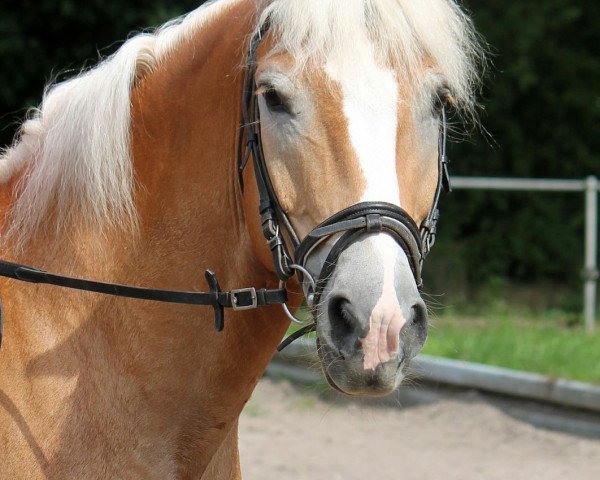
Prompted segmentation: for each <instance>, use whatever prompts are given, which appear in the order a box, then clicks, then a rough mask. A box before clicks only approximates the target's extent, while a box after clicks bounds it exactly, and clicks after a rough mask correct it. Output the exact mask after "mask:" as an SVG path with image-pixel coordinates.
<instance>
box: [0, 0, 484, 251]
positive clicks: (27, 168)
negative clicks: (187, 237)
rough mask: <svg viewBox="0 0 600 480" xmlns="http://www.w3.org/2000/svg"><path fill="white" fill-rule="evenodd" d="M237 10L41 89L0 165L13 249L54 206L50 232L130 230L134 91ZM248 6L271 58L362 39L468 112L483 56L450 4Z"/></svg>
mask: <svg viewBox="0 0 600 480" xmlns="http://www.w3.org/2000/svg"><path fill="white" fill-rule="evenodd" d="M239 1H242V0H220V1H218V2H215V1H213V2H208V3H207V4H205V5H203V6H201V7H200V8H198V9H196V10H195V11H193V12H191V13H190V14H188V15H186V16H184V17H181V18H179V19H176V20H174V21H171V22H169V23H167V24H165V25H164V26H162V27H160V28H159V29H158V30H156V32H154V33H142V34H139V35H136V36H134V37H132V38H131V39H129V40H128V41H127V42H125V43H124V44H123V46H122V47H121V48H120V49H119V50H118V51H117V52H116V53H115V54H114V55H113V56H111V57H109V58H108V59H106V60H105V61H103V62H102V63H100V64H99V65H98V66H97V67H95V68H93V69H91V70H89V71H87V72H84V73H82V74H81V75H79V76H78V77H75V78H73V79H71V80H68V81H66V82H63V83H59V84H57V85H53V86H50V87H49V88H47V90H46V92H45V95H44V98H43V101H42V104H41V106H40V107H39V108H38V109H35V110H32V112H31V115H30V118H29V119H28V120H27V121H26V122H25V123H24V124H23V125H22V127H21V129H20V134H19V137H18V140H17V141H16V142H15V144H14V145H13V146H12V147H11V148H9V149H7V150H6V151H4V152H3V153H2V154H1V155H0V183H6V182H8V181H9V180H10V179H11V178H12V177H13V175H15V173H16V172H19V171H24V172H25V174H24V175H23V177H22V178H21V180H20V183H19V186H18V198H17V200H16V201H15V203H14V205H13V207H12V210H11V212H10V226H9V229H8V232H7V234H6V236H7V237H8V238H13V239H14V240H15V242H16V244H21V243H23V242H25V241H27V239H29V238H30V237H31V236H32V235H33V234H34V233H35V232H36V230H37V229H38V228H39V227H40V226H41V225H42V223H43V221H44V219H45V218H47V216H48V210H49V209H50V208H51V206H52V205H53V206H54V208H55V209H54V211H53V214H54V217H53V226H54V228H56V230H57V231H58V230H60V229H61V228H63V227H64V226H65V225H67V224H69V223H70V222H71V221H72V220H73V219H74V218H77V219H79V220H80V219H85V220H84V221H85V222H86V224H87V225H90V226H93V225H108V226H109V227H111V226H125V227H127V226H132V225H135V221H136V211H135V205H134V199H133V186H134V175H133V169H132V162H131V149H130V130H131V125H130V123H131V91H132V86H133V85H134V84H135V82H136V80H137V79H138V78H139V77H140V76H142V75H144V74H146V73H147V72H148V71H151V70H153V69H155V68H157V67H158V66H159V65H160V63H161V60H163V59H164V58H165V57H166V56H167V55H168V54H169V52H171V51H173V50H174V49H175V48H176V47H177V46H178V45H180V44H181V42H182V41H183V40H185V39H186V38H190V36H191V35H193V34H194V33H195V32H197V31H199V30H200V29H202V28H203V26H204V25H205V24H206V23H207V22H208V21H209V20H210V19H212V18H214V17H215V16H216V15H217V14H218V13H220V12H222V11H223V9H226V8H229V7H230V6H232V5H233V4H235V3H236V2H239ZM251 1H253V2H255V3H256V8H257V13H259V23H258V27H257V28H260V27H261V25H263V24H264V23H265V22H269V25H270V28H271V29H272V31H274V32H275V34H276V38H277V39H278V42H277V47H276V48H277V49H278V50H285V51H288V52H289V53H291V54H292V55H293V57H294V58H295V59H297V62H298V65H301V66H302V65H306V64H308V62H309V61H310V60H312V59H315V58H321V57H325V58H327V57H330V56H332V55H334V56H337V57H339V58H343V57H344V56H346V57H348V58H351V56H352V50H353V46H354V45H355V43H356V42H357V41H359V40H361V39H363V38H367V39H369V40H370V42H372V43H373V44H374V45H375V47H376V50H377V52H379V53H380V54H381V55H382V57H385V58H386V59H387V60H388V61H390V62H393V63H394V64H396V65H399V66H402V69H403V71H405V72H406V74H407V75H408V76H409V77H410V76H412V75H413V74H414V73H415V72H416V70H417V69H418V67H419V65H420V62H421V61H422V59H423V58H424V57H427V58H429V59H430V60H431V61H432V62H433V63H434V64H435V65H436V66H437V67H438V68H439V69H440V71H441V73H442V74H443V75H444V76H445V78H446V80H447V83H448V86H449V87H450V89H451V90H452V92H453V95H454V97H455V98H456V100H457V102H458V104H459V107H460V108H462V109H463V110H464V111H466V112H472V111H473V105H474V93H473V91H474V87H475V86H476V85H477V81H478V73H477V72H478V68H476V67H477V63H478V60H479V59H480V57H481V48H480V47H479V44H478V42H477V37H476V34H475V32H474V29H473V27H472V24H471V22H470V20H469V19H468V17H467V16H466V15H465V14H464V13H463V12H462V10H461V9H460V8H459V7H458V6H457V5H456V4H455V3H454V2H453V1H452V0H301V1H300V0H251ZM260 12H262V13H260Z"/></svg>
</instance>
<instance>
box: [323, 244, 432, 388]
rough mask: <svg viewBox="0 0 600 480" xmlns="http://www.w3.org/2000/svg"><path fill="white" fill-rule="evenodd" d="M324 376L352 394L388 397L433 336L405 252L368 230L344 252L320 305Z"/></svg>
mask: <svg viewBox="0 0 600 480" xmlns="http://www.w3.org/2000/svg"><path fill="white" fill-rule="evenodd" d="M314 310H315V314H316V318H317V319H318V321H317V338H318V346H319V348H318V352H319V356H320V358H321V361H322V366H323V369H324V372H325V376H326V378H327V379H328V381H329V383H330V384H331V385H332V386H333V387H335V388H337V389H338V390H340V391H342V392H344V393H347V394H350V395H369V396H373V395H386V394H388V393H390V392H392V391H393V390H394V389H395V388H397V387H398V385H399V384H400V382H401V381H402V379H403V377H404V373H403V372H404V370H405V367H406V366H407V365H408V363H409V362H410V360H411V359H412V358H413V357H414V356H415V355H416V354H417V353H418V352H419V351H420V350H421V348H422V346H423V344H424V342H425V338H426V336H427V310H426V307H425V303H424V302H423V300H422V299H421V296H420V294H419V289H418V288H417V284H416V281H415V278H414V275H413V270H412V268H411V265H410V263H409V260H408V257H407V254H406V252H405V251H404V249H403V248H401V247H400V246H399V245H398V243H397V242H396V241H394V239H393V238H392V237H391V236H390V235H386V234H384V233H380V234H363V235H361V237H359V238H358V239H357V240H355V241H354V242H352V243H351V244H350V245H349V246H348V247H347V248H346V249H345V250H344V251H343V252H342V253H341V254H340V256H339V257H338V260H337V262H336V267H335V269H333V271H332V273H331V275H330V277H329V278H328V279H327V282H326V284H325V286H324V287H323V290H322V292H321V294H320V297H319V302H318V304H317V305H315V307H314Z"/></svg>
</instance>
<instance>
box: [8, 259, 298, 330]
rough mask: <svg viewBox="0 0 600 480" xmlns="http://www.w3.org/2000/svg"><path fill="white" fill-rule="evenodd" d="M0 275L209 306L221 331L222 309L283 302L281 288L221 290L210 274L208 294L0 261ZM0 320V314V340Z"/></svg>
mask: <svg viewBox="0 0 600 480" xmlns="http://www.w3.org/2000/svg"><path fill="white" fill-rule="evenodd" d="M0 276H2V277H8V278H12V279H15V280H19V281H22V282H29V283H44V284H48V285H56V286H59V287H64V288H72V289H76V290H84V291H87V292H96V293H102V294H105V295H114V296H117V297H126V298H137V299H140V300H151V301H155V302H163V303H178V304H183V305H209V306H213V307H214V308H215V328H216V329H217V330H218V331H221V330H223V327H224V318H223V309H224V308H231V309H233V310H249V309H254V308H257V307H260V306H264V305H281V304H283V303H285V302H286V301H287V292H286V290H285V289H284V288H277V289H266V288H261V289H256V288H252V287H251V288H241V289H237V290H231V291H225V292H224V291H221V289H220V288H219V283H218V282H217V279H216V276H215V274H214V273H212V272H211V271H207V272H206V273H205V276H206V280H207V282H208V284H209V287H210V288H211V291H210V292H183V291H174V290H158V289H151V288H142V287H134V286H130V285H120V284H115V283H105V282H97V281H95V280H86V279H83V278H74V277H67V276H64V275H57V274H55V273H49V272H46V271H44V270H39V269H37V268H33V267H29V266H27V265H21V264H18V263H11V262H6V261H3V260H0ZM1 326H2V319H1V312H0V341H1V338H2V331H1Z"/></svg>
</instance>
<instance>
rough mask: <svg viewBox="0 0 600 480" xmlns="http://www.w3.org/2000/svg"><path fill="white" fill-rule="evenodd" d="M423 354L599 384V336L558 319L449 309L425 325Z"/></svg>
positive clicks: (557, 316)
mask: <svg viewBox="0 0 600 480" xmlns="http://www.w3.org/2000/svg"><path fill="white" fill-rule="evenodd" d="M423 353H426V354H428V355H436V356H442V357H448V358H454V359H459V360H467V361H470V362H477V363H483V364H487V365H495V366H499V367H506V368H513V369H516V370H524V371H529V372H535V373H541V374H544V375H549V376H552V377H562V378H568V379H572V380H580V381H584V382H589V383H595V384H600V335H599V334H596V335H587V334H586V333H585V332H584V331H583V330H582V329H581V328H580V327H573V326H571V327H568V326H566V325H565V324H564V322H563V321H562V319H561V315H560V314H557V313H556V312H553V313H552V314H550V315H548V314H546V315H541V316H527V315H525V316H521V315H520V314H519V313H516V312H513V313H510V312H506V311H503V312H492V313H486V314H485V315H465V314H463V313H457V312H455V311H449V312H448V313H445V314H443V315H442V316H440V317H439V318H437V319H435V318H434V319H433V320H432V321H431V324H430V329H429V336H428V339H427V342H426V344H425V347H424V349H423Z"/></svg>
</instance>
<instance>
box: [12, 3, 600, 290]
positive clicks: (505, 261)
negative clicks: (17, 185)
mask: <svg viewBox="0 0 600 480" xmlns="http://www.w3.org/2000/svg"><path fill="white" fill-rule="evenodd" d="M200 3H202V2H199V1H197V0H195V1H191V0H178V1H167V0H144V1H142V0H132V1H129V2H122V1H116V0H102V1H100V0H89V1H87V2H85V4H83V5H82V3H81V2H75V1H74V0H36V1H35V2H34V1H33V0H24V1H21V2H10V3H9V2H7V1H6V0H2V4H1V6H0V12H1V15H0V128H1V131H0V144H3V145H5V144H8V143H9V142H10V140H11V138H12V136H13V135H14V130H15V128H16V126H17V124H18V122H19V121H20V120H21V119H22V117H23V115H24V112H25V109H26V108H27V107H28V106H32V105H36V104H37V103H38V102H39V100H40V98H41V92H42V90H43V87H44V85H45V84H46V83H47V82H48V81H49V80H51V79H61V78H66V77H68V76H70V75H72V74H73V73H74V72H77V71H78V70H79V69H80V68H82V66H84V65H85V66H89V65H92V64H94V62H96V61H97V59H98V58H99V55H103V56H105V55H108V54H110V53H112V52H113V51H114V50H115V49H116V48H118V46H119V45H120V44H121V41H122V40H123V39H125V38H127V36H128V34H130V32H135V31H139V30H141V29H144V28H148V27H151V26H153V25H157V24H159V23H161V22H163V21H165V20H167V19H169V18H172V17H174V16H176V15H179V14H181V13H183V12H185V11H189V10H191V9H193V8H195V7H196V6H198V5H199V4H200ZM466 6H467V8H469V9H470V10H471V11H472V12H473V17H474V21H475V24H476V26H477V28H478V29H479V31H480V32H481V34H482V36H483V37H484V38H485V39H486V41H487V42H488V43H489V45H490V51H491V52H492V61H493V64H494V66H493V67H492V68H491V69H489V71H488V75H487V77H486V84H485V88H484V91H483V95H482V106H483V112H482V123H483V126H484V128H485V129H486V130H487V131H488V132H489V134H490V135H489V136H488V135H484V134H482V133H477V132H476V133H475V134H474V135H473V136H472V137H471V140H470V141H466V142H463V143H460V144H457V145H454V146H453V147H452V150H451V151H452V158H453V164H452V170H453V172H454V173H455V174H460V175H489V176H519V177H525V176H532V177H553V178H582V177H584V176H586V175H590V174H596V175H598V174H600V161H599V159H598V152H599V146H600V145H599V142H600V131H599V127H600V121H599V120H600V84H599V79H600V57H599V56H598V51H597V49H598V45H600V2H598V1H597V0H581V1H577V2H575V1H569V0H546V1H543V2H541V1H539V0H520V1H518V2H517V1H512V2H507V1H505V0H486V1H482V0H468V2H467V5H466ZM582 205H583V200H582V197H581V196H580V195H577V194H564V195H563V194H542V193H535V194H533V193H523V194H521V193H510V194H506V193H491V192H471V193H467V192H455V193H453V194H452V195H451V196H449V197H447V198H444V199H443V204H442V208H443V217H442V221H441V225H440V227H441V234H440V238H439V245H438V247H437V248H436V249H434V252H435V253H434V254H433V259H432V262H431V263H433V264H434V265H432V266H430V267H429V268H428V270H429V275H428V276H429V277H430V278H432V279H435V277H439V276H442V275H443V276H450V277H454V276H456V277H461V278H463V277H464V279H466V280H468V281H470V282H471V283H479V282H481V281H482V280H484V279H486V278H489V277H494V276H502V277H508V278H511V279H515V280H524V281H532V280H540V279H552V280H556V281H559V282H563V283H564V282H566V283H571V284H573V285H574V284H576V283H577V281H578V274H579V271H580V269H581V264H582V253H581V250H582V224H583V209H582ZM431 267H434V268H431ZM433 283H434V284H435V283H436V282H435V280H434V281H433Z"/></svg>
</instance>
